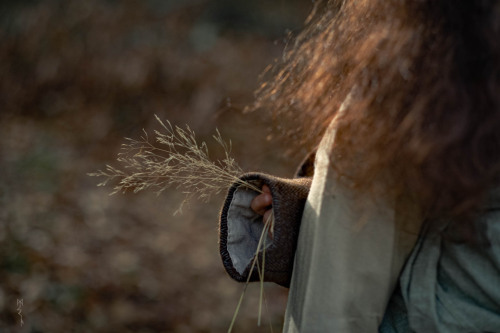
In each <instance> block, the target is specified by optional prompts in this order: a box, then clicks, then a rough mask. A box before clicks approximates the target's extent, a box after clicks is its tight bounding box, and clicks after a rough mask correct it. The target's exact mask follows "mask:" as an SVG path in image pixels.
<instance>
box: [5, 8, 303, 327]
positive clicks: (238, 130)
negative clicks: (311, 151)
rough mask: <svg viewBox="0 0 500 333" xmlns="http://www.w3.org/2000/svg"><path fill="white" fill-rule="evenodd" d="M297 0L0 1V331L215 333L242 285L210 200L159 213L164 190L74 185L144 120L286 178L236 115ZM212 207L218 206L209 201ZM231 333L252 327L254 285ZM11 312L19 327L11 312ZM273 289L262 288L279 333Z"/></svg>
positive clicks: (111, 156)
mask: <svg viewBox="0 0 500 333" xmlns="http://www.w3.org/2000/svg"><path fill="white" fill-rule="evenodd" d="M310 6H311V3H309V2H305V1H299V0H287V1H284V0H280V1H264V0H256V1H243V0H231V1H229V0H218V1H216V0H147V1H145V0H143V1H139V0H124V1H117V0H106V1H98V0H73V1H63V0H58V1H55V0H52V1H51V0H45V1H42V0H24V1H19V0H10V1H6V0H3V1H2V2H1V3H0V41H1V47H0V153H1V154H0V156H1V157H0V170H1V176H0V177H1V179H0V249H1V257H0V269H1V274H0V331H1V332H220V331H225V330H226V329H227V327H228V325H229V323H230V321H231V317H232V314H233V311H234V309H235V306H236V303H237V301H238V298H239V295H240V292H241V290H242V285H241V284H237V283H235V282H233V281H232V280H230V279H229V277H228V276H227V275H226V274H225V272H224V270H223V267H222V264H221V262H220V259H219V254H218V244H217V218H218V209H219V205H220V203H221V202H212V203H211V204H209V205H205V204H198V203H196V204H193V205H192V206H191V207H190V209H187V210H186V212H185V213H184V214H183V215H181V216H175V217H174V216H172V212H173V211H174V210H175V209H176V208H177V205H178V204H179V203H180V195H179V194H178V193H176V191H175V190H172V191H170V192H168V193H165V194H164V195H162V196H160V197H156V196H154V195H153V194H151V193H144V194H140V195H128V194H127V195H115V196H112V197H110V196H108V193H109V191H110V189H102V188H97V187H96V186H95V185H96V183H97V180H96V179H93V178H89V177H87V176H86V173H88V172H91V171H94V170H96V169H98V168H102V167H103V165H104V164H105V163H115V162H114V160H115V157H116V153H117V152H118V149H119V148H120V144H121V143H122V142H123V137H125V136H128V137H137V136H139V135H140V134H141V129H142V128H146V129H152V128H157V127H156V125H155V120H154V116H153V115H154V114H158V115H159V116H160V117H161V118H164V119H169V120H171V121H172V122H173V123H177V124H180V125H182V124H184V123H188V124H189V125H190V126H191V127H192V128H194V129H195V130H196V131H197V133H198V135H199V137H200V138H201V139H204V138H207V137H208V136H209V135H210V134H211V133H213V131H214V129H215V127H218V128H219V129H220V130H221V132H222V134H223V136H224V137H225V138H228V139H232V141H233V147H234V155H235V157H236V158H237V160H238V161H239V162H240V165H241V166H243V168H244V169H263V170H266V171H268V172H275V173H282V174H285V175H287V174H290V173H291V172H292V171H293V168H294V164H295V163H296V162H297V161H285V160H284V159H283V158H280V157H279V150H280V147H279V146H278V145H276V144H274V143H271V142H266V140H265V138H266V135H267V132H266V127H267V125H266V118H265V117H264V115H263V114H247V115H243V114H242V113H241V112H239V111H240V110H241V108H242V107H243V106H244V105H245V104H246V103H248V102H250V101H251V99H252V91H253V90H254V89H255V88H256V87H257V84H258V83H257V78H258V76H259V74H260V73H261V72H262V70H263V69H264V68H265V66H266V65H267V64H269V63H272V61H273V59H275V58H277V57H279V56H280V55H281V52H282V49H283V46H284V43H285V42H284V40H286V36H287V31H288V30H291V31H294V30H297V29H299V28H300V27H301V25H302V22H303V20H304V19H305V17H306V15H307V13H308V11H309V9H310ZM221 200H222V198H221ZM253 287H254V289H252V288H250V290H249V291H248V292H247V296H246V300H245V302H244V307H243V308H242V309H241V311H240V315H239V318H238V320H237V328H236V331H237V332H255V331H262V332H266V331H269V326H266V325H264V327H262V328H257V327H256V318H257V302H258V292H257V289H258V286H253ZM20 300H22V306H21V308H20V309H21V310H20V311H21V315H22V319H23V322H24V325H23V326H21V325H20V319H21V318H20V315H19V313H18V311H19V309H18V308H19V303H18V301H20ZM285 302H286V290H284V289H282V288H279V287H276V286H272V285H269V286H267V305H268V308H267V310H266V311H265V313H266V316H265V317H264V323H266V322H267V319H265V318H269V320H270V321H271V322H272V324H273V326H274V328H275V330H277V331H279V329H280V325H281V320H282V315H283V311H284V307H285Z"/></svg>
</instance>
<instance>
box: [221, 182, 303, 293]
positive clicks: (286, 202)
mask: <svg viewBox="0 0 500 333" xmlns="http://www.w3.org/2000/svg"><path fill="white" fill-rule="evenodd" d="M241 180H243V181H247V182H251V183H253V184H254V185H256V186H257V187H258V188H261V187H262V186H263V185H264V184H265V185H267V186H269V189H270V190H271V196H272V198H273V201H272V208H273V215H274V230H273V238H272V241H271V240H270V239H269V240H268V242H267V244H269V243H270V244H269V245H268V246H267V247H266V252H265V271H264V278H265V281H269V282H276V283H277V284H279V285H282V286H284V287H288V286H289V285H290V279H291V275H292V269H293V259H294V254H295V249H296V244H297V237H298V233H299V228H300V220H301V216H302V211H303V208H304V204H305V201H306V198H307V195H308V192H309V187H310V184H311V179H310V178H297V179H283V178H278V177H273V176H269V175H266V174H262V173H249V174H245V175H243V176H242V177H241ZM242 186H243V185H241V183H240V182H236V183H235V184H234V185H233V186H232V187H231V188H230V189H229V191H228V195H227V197H226V201H225V202H224V206H223V208H222V212H221V215H220V253H221V257H222V262H223V264H224V267H225V269H226V271H227V272H228V274H229V275H230V276H231V277H232V278H233V279H235V280H236V281H240V282H244V281H246V280H247V278H248V275H249V274H251V277H250V281H257V280H259V276H258V272H257V268H256V267H254V270H253V272H250V268H251V263H252V261H253V259H254V255H252V256H251V257H250V255H249V254H251V253H254V254H255V249H256V247H257V242H258V238H259V237H260V232H259V230H260V231H262V228H263V226H264V222H263V221H262V216H259V215H258V214H256V213H253V214H252V211H251V209H250V208H249V201H251V199H252V197H251V196H250V198H249V199H248V192H253V191H251V190H249V189H244V190H243V191H240V190H241V187H242ZM238 193H240V194H241V195H246V196H247V199H245V198H242V197H238V198H234V197H235V195H236V196H239V195H240V194H238ZM256 195H258V193H257V192H253V196H256ZM244 202H247V203H248V205H247V207H246V209H245V207H244V206H245V205H244V204H241V203H244ZM230 216H233V217H234V216H237V218H231V219H230V220H228V217H230ZM231 223H247V224H248V225H249V226H248V227H243V228H242V229H241V228H240V227H239V226H231ZM235 230H236V231H235ZM240 230H243V231H244V230H247V231H248V233H247V234H245V233H244V232H240ZM231 231H235V232H231ZM232 243H236V244H232ZM245 245H247V246H245ZM238 248H241V252H239V253H237V252H238ZM245 248H246V249H245ZM235 260H238V261H237V262H236V263H235V262H234V261H235ZM258 260H259V265H260V264H261V263H262V252H261V253H259V254H258ZM241 261H243V264H242V262H241ZM235 264H236V265H235Z"/></svg>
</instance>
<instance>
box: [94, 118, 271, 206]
mask: <svg viewBox="0 0 500 333" xmlns="http://www.w3.org/2000/svg"><path fill="white" fill-rule="evenodd" d="M156 120H157V121H158V123H159V124H160V126H161V127H162V129H163V131H162V132H160V131H154V134H155V135H154V140H153V139H150V138H149V135H148V133H147V132H146V131H144V130H143V132H144V134H143V136H141V137H140V139H139V140H135V139H130V138H127V139H126V140H127V143H125V144H123V145H122V151H121V152H120V153H119V154H118V162H120V163H121V164H122V165H123V168H115V167H113V166H111V165H107V166H106V169H105V171H101V170H99V171H98V172H95V173H91V174H90V175H91V176H99V177H104V178H105V179H104V181H103V182H101V183H100V184H98V185H99V186H105V185H107V184H108V183H109V182H110V181H114V180H118V183H117V185H115V187H114V189H113V192H112V193H111V194H115V193H117V192H126V191H128V190H132V191H133V192H134V193H137V192H139V191H142V190H146V189H152V190H155V192H156V193H157V194H160V193H162V192H163V191H165V190H166V189H167V188H169V187H175V189H177V190H179V191H180V192H181V193H183V194H184V195H185V199H184V201H183V202H182V204H181V206H180V208H179V209H178V210H177V211H176V213H177V212H180V211H181V210H182V207H183V205H184V204H185V203H187V202H188V201H189V200H190V199H192V198H194V197H196V198H198V199H201V200H203V201H208V200H209V199H210V197H211V196H212V195H215V194H218V193H220V192H221V191H223V190H226V189H227V188H229V187H230V186H231V185H233V184H235V183H236V184H240V185H242V186H245V187H247V188H250V189H252V190H254V191H256V192H258V193H262V190H261V189H260V188H258V187H256V186H255V185H253V184H251V183H249V182H245V181H242V180H241V179H240V178H239V177H240V176H241V174H242V173H243V171H242V170H241V168H240V167H239V166H238V165H237V164H236V162H235V160H234V158H232V157H231V156H230V153H231V148H232V147H231V142H229V144H228V143H226V142H225V141H224V140H223V139H222V136H221V134H220V132H219V131H218V130H217V131H216V134H215V135H213V138H214V140H215V141H216V142H217V144H218V145H219V146H221V147H222V149H223V150H224V154H225V156H224V158H223V159H221V160H216V161H212V160H211V159H210V157H209V154H208V147H207V144H206V143H205V142H202V143H201V144H198V143H197V141H196V135H195V133H194V131H193V130H191V129H190V128H189V126H186V128H185V129H183V128H180V127H178V126H172V124H171V123H170V122H168V121H166V122H163V121H162V120H160V118H158V117H157V116H156Z"/></svg>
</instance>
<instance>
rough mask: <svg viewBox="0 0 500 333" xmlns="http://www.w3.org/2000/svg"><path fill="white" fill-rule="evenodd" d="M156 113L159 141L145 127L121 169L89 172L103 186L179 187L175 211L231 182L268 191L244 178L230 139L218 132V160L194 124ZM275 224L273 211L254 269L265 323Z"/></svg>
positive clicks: (121, 158) (126, 147) (126, 150)
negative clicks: (165, 118) (268, 248)
mask: <svg viewBox="0 0 500 333" xmlns="http://www.w3.org/2000/svg"><path fill="white" fill-rule="evenodd" d="M155 117H156V120H157V121H158V123H159V124H160V126H161V127H162V129H163V131H164V132H161V131H158V130H155V131H154V139H151V138H150V137H149V135H148V133H147V132H146V131H145V130H143V133H144V134H143V136H141V137H140V139H139V140H136V139H131V138H126V140H127V143H125V144H123V145H122V150H121V152H120V153H119V154H118V158H117V160H118V162H120V163H121V164H122V167H121V168H117V167H114V166H111V165H106V169H105V170H104V171H102V170H99V171H97V172H93V173H89V176H95V177H104V180H103V181H102V182H101V183H99V184H98V186H106V185H108V184H109V183H111V182H114V181H117V184H116V185H115V186H114V188H113V191H112V193H111V194H115V193H118V192H127V191H129V190H130V191H133V192H134V193H137V192H140V191H143V190H149V189H151V190H154V191H155V192H156V193H157V194H158V195H159V194H161V193H162V192H164V191H165V190H166V189H168V188H170V187H174V188H175V189H177V190H180V191H181V192H182V193H183V194H184V196H185V197H184V200H183V202H182V203H181V205H180V207H179V208H178V209H177V211H176V212H175V213H179V212H182V208H183V207H184V205H185V204H186V203H187V202H188V201H189V200H190V199H192V198H198V199H201V200H203V201H208V200H209V199H210V198H211V197H212V196H213V195H216V194H218V193H220V192H221V191H224V190H227V189H228V188H229V187H230V186H231V185H233V184H237V183H239V184H240V185H242V186H246V187H247V188H250V189H252V190H254V191H256V192H258V193H262V189H260V188H258V187H256V186H255V185H253V184H252V183H250V182H247V181H243V180H241V179H240V176H241V175H242V174H243V170H242V169H241V168H240V167H239V166H238V164H237V163H236V161H235V160H234V158H232V157H231V155H230V154H231V148H232V146H231V142H230V141H229V143H226V141H224V140H223V139H222V136H221V134H220V132H219V131H218V130H216V134H215V135H213V138H214V140H215V141H216V142H217V144H218V145H219V146H221V147H222V149H223V150H224V158H223V159H217V160H215V161H212V160H211V159H210V156H209V154H208V146H207V144H206V143H205V142H202V143H201V144H198V143H197V141H196V135H195V132H194V131H193V130H192V129H191V128H189V126H186V128H185V129H183V128H181V127H178V126H172V124H171V123H170V122H169V121H166V122H163V121H162V120H161V119H160V118H159V117H158V116H156V115H155ZM273 225H274V217H273V214H271V216H270V217H269V218H268V220H267V221H265V223H264V229H263V231H262V234H261V237H260V241H259V243H258V246H257V249H256V252H255V258H254V260H253V262H252V267H251V269H250V271H253V270H254V268H255V267H256V268H257V271H258V273H259V277H260V302H259V315H258V325H259V326H260V323H261V314H262V304H263V303H264V268H265V248H266V237H265V235H267V234H268V233H269V232H270V233H272V230H273ZM261 251H262V252H263V258H262V263H261V265H259V262H258V260H257V258H258V253H259V252H261ZM249 278H250V275H249ZM248 284H249V280H247V281H246V283H245V287H244V289H243V292H242V294H241V297H240V299H239V302H238V304H237V306H236V309H235V313H234V316H233V319H232V321H231V324H230V327H229V330H228V332H231V331H232V329H233V326H234V324H235V321H236V317H237V315H238V313H239V309H240V306H241V303H242V301H243V297H244V295H245V291H246V289H247V286H248ZM271 331H272V327H271Z"/></svg>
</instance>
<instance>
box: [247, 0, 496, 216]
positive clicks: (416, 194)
mask: <svg viewBox="0 0 500 333" xmlns="http://www.w3.org/2000/svg"><path fill="white" fill-rule="evenodd" d="M270 73H271V74H272V78H271V79H268V80H267V81H266V82H265V83H263V84H262V86H261V87H260V89H259V90H258V91H257V94H256V96H257V98H256V101H255V104H254V105H253V106H252V108H253V109H260V108H266V109H271V110H273V115H274V118H275V119H276V120H277V122H279V123H280V124H282V123H283V122H282V120H283V119H286V120H287V121H286V123H287V124H288V126H286V127H285V130H284V134H286V136H287V137H288V138H289V139H292V140H294V141H295V142H301V143H302V145H303V146H307V147H309V148H313V147H314V146H315V145H316V144H317V143H318V141H319V139H320V138H321V136H322V135H323V133H324V132H325V130H326V128H327V127H328V125H329V123H330V121H331V120H332V118H333V117H334V116H335V115H336V114H337V112H338V110H339V107H340V105H341V104H342V103H343V102H344V101H345V100H346V98H347V96H350V97H349V100H350V102H349V103H348V104H347V108H346V112H343V113H342V116H341V117H340V119H339V121H338V122H337V129H338V135H337V139H336V145H335V147H334V149H333V151H332V157H333V158H334V163H332V164H333V165H334V167H335V168H336V169H337V170H338V171H339V175H342V176H344V177H341V178H343V179H349V182H348V183H349V184H350V185H351V186H352V187H353V188H355V189H357V190H359V191H372V190H374V189H378V190H377V192H376V194H377V195H380V194H381V195H383V196H385V197H386V198H389V197H391V198H393V197H394V196H398V195H402V194H403V193H405V194H410V195H411V196H412V197H413V198H415V200H416V202H417V203H418V205H419V207H420V208H421V209H422V211H423V212H424V214H426V216H432V217H450V216H451V217H455V218H457V217H459V218H466V219H469V218H470V216H471V214H474V213H475V212H477V211H478V208H479V207H480V205H481V202H482V200H484V197H485V195H486V193H487V192H488V190H489V189H491V188H492V187H494V186H496V185H498V181H499V175H500V2H499V1H496V0H406V1H402V0H352V1H349V0H344V1H329V2H327V3H326V2H321V3H319V4H317V5H316V6H315V7H314V10H313V13H312V14H311V15H310V17H309V18H308V22H307V27H306V29H305V30H304V31H303V32H302V33H301V34H300V35H298V36H297V37H296V38H295V40H294V42H293V43H292V44H291V45H289V49H288V50H286V51H285V53H284V56H283V59H282V61H281V62H279V63H277V64H276V65H275V66H274V67H273V69H272V70H271V72H270ZM379 185H380V186H379ZM380 190H381V191H380Z"/></svg>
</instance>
